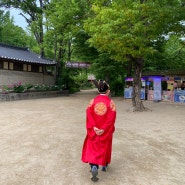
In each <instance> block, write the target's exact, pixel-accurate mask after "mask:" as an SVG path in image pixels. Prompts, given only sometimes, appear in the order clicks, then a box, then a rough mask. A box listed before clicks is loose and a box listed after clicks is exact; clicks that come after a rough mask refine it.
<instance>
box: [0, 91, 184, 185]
mask: <svg viewBox="0 0 185 185" xmlns="http://www.w3.org/2000/svg"><path fill="white" fill-rule="evenodd" d="M95 95H96V92H95V91H81V92H80V93H76V94H73V95H70V96H68V97H57V98H47V99H37V100H22V101H14V102H2V103H0V185H91V184H99V185H184V184H185V105H182V104H174V103H165V102H158V103H154V102H150V101H145V102H144V105H145V106H146V107H148V108H149V109H151V110H152V111H148V112H142V113H133V112H128V111H127V110H128V109H129V107H130V106H131V101H130V100H124V99H123V98H113V100H114V102H115V104H116V106H117V120H116V131H115V134H114V139H113V153H112V163H111V165H110V167H109V169H108V171H107V172H102V171H99V175H98V176H99V178H100V179H99V181H98V182H96V183H93V182H92V181H91V180H90V177H91V174H90V172H89V169H90V168H89V165H88V164H84V163H82V162H81V149H82V144H83V141H84V138H85V134H86V131H85V108H86V106H87V104H88V103H89V101H90V99H91V98H93V97H94V96H95Z"/></svg>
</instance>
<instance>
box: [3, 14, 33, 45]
mask: <svg viewBox="0 0 185 185" xmlns="http://www.w3.org/2000/svg"><path fill="white" fill-rule="evenodd" d="M0 20H1V21H0V42H1V43H5V44H11V45H16V46H21V47H27V46H32V45H33V44H32V43H34V39H33V38H32V37H31V36H30V35H28V34H27V33H26V32H25V31H24V30H23V29H22V28H21V27H19V26H16V25H14V20H13V18H10V12H9V11H7V12H6V13H5V12H4V11H3V10H1V11H0Z"/></svg>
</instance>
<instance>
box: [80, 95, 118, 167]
mask: <svg viewBox="0 0 185 185" xmlns="http://www.w3.org/2000/svg"><path fill="white" fill-rule="evenodd" d="M115 120H116V107H115V104H114V102H113V101H112V100H111V99H110V98H109V97H108V96H107V95H101V94H100V95H98V96H97V97H95V98H94V99H92V100H91V102H90V104H89V106H88V107H87V109H86V129H87V135H86V138H85V141H84V145H83V149H82V161H83V162H85V163H93V164H97V165H102V166H105V165H106V163H108V164H109V163H110V162H111V153H112V137H113V133H114V130H115V126H114V124H115ZM93 127H97V128H99V129H103V130H104V133H103V134H102V135H96V133H95V132H94V129H93Z"/></svg>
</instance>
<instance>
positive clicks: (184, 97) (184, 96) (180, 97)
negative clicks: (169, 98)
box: [174, 90, 185, 103]
mask: <svg viewBox="0 0 185 185" xmlns="http://www.w3.org/2000/svg"><path fill="white" fill-rule="evenodd" d="M174 102H181V103H185V91H184V90H175V91H174Z"/></svg>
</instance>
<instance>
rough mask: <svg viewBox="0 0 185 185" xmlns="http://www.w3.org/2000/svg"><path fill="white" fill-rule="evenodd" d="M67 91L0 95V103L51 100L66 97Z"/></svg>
mask: <svg viewBox="0 0 185 185" xmlns="http://www.w3.org/2000/svg"><path fill="white" fill-rule="evenodd" d="M68 95H69V91H65V90H64V91H43V92H24V93H9V94H0V102H4V101H16V100H30V99H40V98H52V97H59V96H68Z"/></svg>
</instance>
